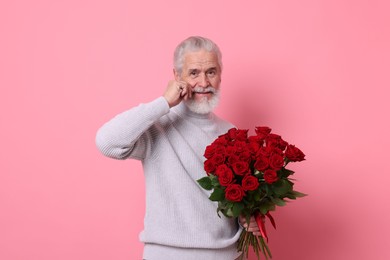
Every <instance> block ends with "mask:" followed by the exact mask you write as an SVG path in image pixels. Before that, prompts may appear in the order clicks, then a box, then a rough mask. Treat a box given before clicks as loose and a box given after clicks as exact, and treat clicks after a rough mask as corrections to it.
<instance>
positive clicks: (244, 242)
mask: <svg viewBox="0 0 390 260" xmlns="http://www.w3.org/2000/svg"><path fill="white" fill-rule="evenodd" d="M255 132H256V135H254V136H248V130H242V129H236V128H232V129H230V130H229V131H228V132H227V133H226V134H223V135H221V136H219V137H218V138H217V139H216V140H215V141H214V142H213V143H212V144H210V145H209V146H207V147H206V150H205V153H204V156H205V157H206V161H205V162H204V169H205V171H206V173H207V176H205V177H203V178H201V179H199V180H198V183H199V184H200V185H201V186H202V188H204V189H206V190H213V191H212V193H211V195H210V200H212V201H216V202H218V209H217V214H218V216H220V215H219V212H222V213H223V214H224V215H225V216H226V217H238V216H240V215H243V216H245V218H246V221H247V223H249V220H250V218H251V216H254V217H255V220H256V222H257V224H258V226H259V229H260V233H261V235H260V236H255V235H253V233H251V232H247V231H246V230H243V232H242V233H241V236H240V238H239V241H238V251H239V252H243V254H242V257H243V256H244V254H245V255H246V256H248V252H249V246H252V247H253V250H254V251H255V253H256V255H257V258H258V259H260V252H261V253H262V254H263V255H264V256H265V258H266V259H268V257H271V258H272V255H271V252H270V250H269V248H268V246H267V243H266V241H265V240H268V237H267V233H266V230H265V223H264V222H265V217H267V218H268V219H269V220H270V222H271V224H272V225H273V226H274V228H275V221H274V219H273V218H272V216H271V214H270V211H272V210H275V207H276V206H284V205H286V199H292V200H294V199H296V198H297V197H303V196H305V194H303V193H300V192H298V191H295V190H294V189H293V186H294V183H293V182H292V179H291V178H290V176H291V175H292V174H293V173H294V172H293V171H291V170H288V169H286V166H287V164H288V163H289V162H299V161H303V160H304V159H305V155H304V154H303V152H302V151H301V150H299V149H298V148H297V147H295V146H294V145H291V144H288V143H287V142H286V141H284V140H283V139H282V137H281V136H280V135H277V134H274V133H271V129H270V128H269V127H265V126H263V127H256V128H255Z"/></svg>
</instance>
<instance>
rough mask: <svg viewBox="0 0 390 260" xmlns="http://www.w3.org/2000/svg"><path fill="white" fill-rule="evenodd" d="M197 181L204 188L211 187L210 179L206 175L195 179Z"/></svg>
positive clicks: (208, 188)
mask: <svg viewBox="0 0 390 260" xmlns="http://www.w3.org/2000/svg"><path fill="white" fill-rule="evenodd" d="M197 182H198V183H199V185H200V186H201V187H202V188H203V189H205V190H211V189H212V188H213V185H211V180H210V178H209V177H208V176H206V177H203V178H201V179H199V180H197Z"/></svg>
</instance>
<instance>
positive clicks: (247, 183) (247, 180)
mask: <svg viewBox="0 0 390 260" xmlns="http://www.w3.org/2000/svg"><path fill="white" fill-rule="evenodd" d="M257 187H259V180H258V179H257V178H256V177H255V176H253V175H246V176H245V177H244V179H242V188H243V189H244V190H246V191H247V190H256V189H257Z"/></svg>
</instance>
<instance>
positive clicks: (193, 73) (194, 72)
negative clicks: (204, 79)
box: [190, 71, 198, 76]
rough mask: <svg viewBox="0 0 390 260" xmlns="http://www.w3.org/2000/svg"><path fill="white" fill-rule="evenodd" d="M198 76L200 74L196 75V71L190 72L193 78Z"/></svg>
mask: <svg viewBox="0 0 390 260" xmlns="http://www.w3.org/2000/svg"><path fill="white" fill-rule="evenodd" d="M197 74H198V73H196V71H191V72H190V75H191V76H196V75H197Z"/></svg>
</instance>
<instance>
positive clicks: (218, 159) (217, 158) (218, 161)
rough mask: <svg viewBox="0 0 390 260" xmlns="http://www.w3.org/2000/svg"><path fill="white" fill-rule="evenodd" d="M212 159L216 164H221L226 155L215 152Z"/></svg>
mask: <svg viewBox="0 0 390 260" xmlns="http://www.w3.org/2000/svg"><path fill="white" fill-rule="evenodd" d="M210 160H212V161H213V162H214V164H215V165H220V164H223V163H224V161H225V156H224V155H222V154H214V156H213V157H212V158H211V159H210Z"/></svg>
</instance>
